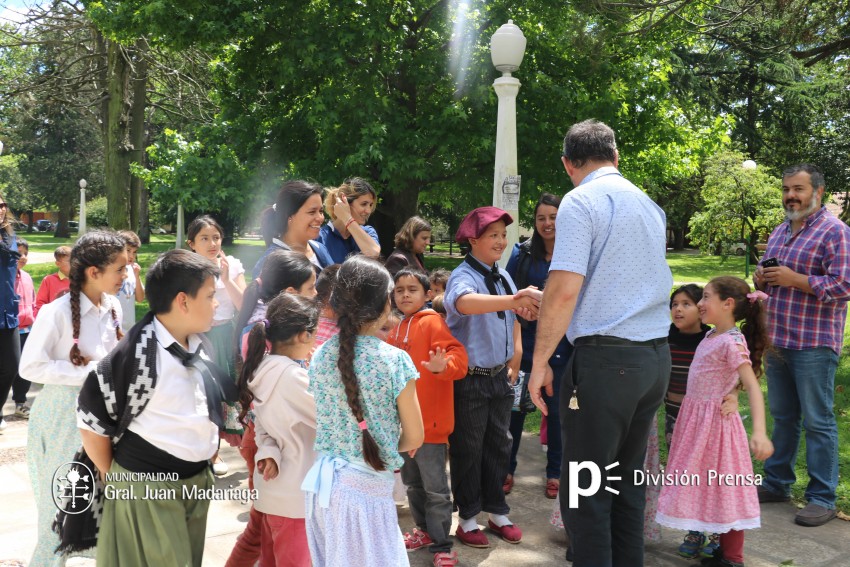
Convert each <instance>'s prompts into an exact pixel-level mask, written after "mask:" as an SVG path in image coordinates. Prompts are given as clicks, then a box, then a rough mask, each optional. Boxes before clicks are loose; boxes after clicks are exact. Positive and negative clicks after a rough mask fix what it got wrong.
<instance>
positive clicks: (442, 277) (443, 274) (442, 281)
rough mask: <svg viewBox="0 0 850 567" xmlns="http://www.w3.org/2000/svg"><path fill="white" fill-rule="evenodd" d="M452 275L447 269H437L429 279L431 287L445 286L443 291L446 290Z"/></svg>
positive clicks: (432, 271)
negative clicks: (436, 285)
mask: <svg viewBox="0 0 850 567" xmlns="http://www.w3.org/2000/svg"><path fill="white" fill-rule="evenodd" d="M451 275H452V273H451V272H450V271H448V270H447V269H445V268H437V269H436V270H431V275H430V276H429V277H428V281H429V282H431V285H434V284H438V285H441V286H443V289H446V283H447V282H448V281H449V276H451Z"/></svg>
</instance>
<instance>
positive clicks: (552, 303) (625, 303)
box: [528, 120, 673, 567]
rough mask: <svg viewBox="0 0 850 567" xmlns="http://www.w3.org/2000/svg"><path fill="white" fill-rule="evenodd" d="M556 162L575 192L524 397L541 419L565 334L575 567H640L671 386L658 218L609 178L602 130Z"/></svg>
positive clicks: (584, 135)
mask: <svg viewBox="0 0 850 567" xmlns="http://www.w3.org/2000/svg"><path fill="white" fill-rule="evenodd" d="M561 159H562V161H563V164H564V168H565V169H566V170H567V174H568V175H569V176H570V179H571V180H572V182H573V184H574V185H575V186H576V188H575V189H574V190H573V191H571V192H570V193H568V194H567V195H566V196H565V197H564V199H563V201H562V202H561V206H560V208H559V209H558V218H557V221H556V223H557V224H556V230H555V234H556V240H555V250H554V253H553V256H552V264H551V266H550V268H549V270H550V271H549V280H548V281H547V283H546V289H545V291H544V294H543V302H542V304H541V307H540V319H539V322H538V324H537V339H536V342H535V349H534V360H533V368H532V372H531V378H530V382H529V387H528V389H529V392H530V393H531V397H532V400H533V401H534V403H535V405H537V406H538V407H540V408H541V410H542V411H543V412H544V414H545V413H547V410H546V404H545V403H544V402H543V398H542V396H541V388H543V387H545V388H546V390H547V393H548V394H549V395H551V393H552V386H551V384H552V372H551V368H550V367H549V366H548V361H549V357H550V356H551V355H552V352H553V351H554V350H555V347H556V346H557V345H558V342H559V341H560V340H561V338H562V337H563V336H564V333H565V332H566V333H567V338H568V339H569V340H570V342H571V343H573V344H574V345H575V350H574V352H573V356H572V358H571V359H570V362H569V363H568V364H567V370H566V374H565V375H564V376H563V377H562V381H561V406H560V409H561V423H562V426H561V427H562V431H563V441H564V461H565V463H568V466H565V467H563V469H562V470H563V472H562V478H561V511H562V515H563V517H564V518H565V524H566V527H567V530H568V533H569V535H570V547H571V549H570V551H572V553H573V555H574V562H573V565H574V566H575V567H583V566H593V567H603V566H611V565H629V566H634V567H639V566H641V565H643V515H644V505H645V486H644V485H637V486H636V485H635V484H634V482H633V479H634V474H633V471H634V470H641V469H643V461H644V457H645V453H646V444H647V438H648V435H649V428H650V425H651V423H652V418H653V416H654V415H655V412H656V411H657V410H658V406H659V405H661V401H662V398H663V396H664V392H665V391H666V389H667V382H668V380H669V378H670V349H669V347H668V345H667V330H668V327H669V325H670V318H669V312H668V310H667V302H668V295H669V293H670V288H671V287H672V285H673V278H672V275H671V273H670V268H669V267H668V266H667V262H666V258H665V254H666V218H665V215H664V212H663V211H662V210H661V209H660V208H659V207H658V206H657V205H656V204H655V203H653V202H652V200H651V199H650V198H649V197H647V196H646V194H644V193H643V191H641V190H640V189H638V188H637V187H635V186H634V185H633V184H632V183H630V182H629V181H627V180H626V179H625V178H623V176H622V175H621V174H620V172H619V171H618V170H617V163H618V160H619V155H618V154H617V146H616V142H615V139H614V131H613V130H612V129H611V128H609V127H608V126H606V125H605V124H602V123H600V122H597V121H595V120H586V121H584V122H580V123H578V124H576V125H574V126H573V127H572V128H570V130H569V132H567V135H566V137H565V138H564V153H563V157H562V158H561ZM585 462H589V463H593V464H595V465H596V466H597V467H598V470H599V472H600V473H601V476H602V477H603V478H602V483H603V486H605V490H602V489H601V488H600V490H598V491H597V492H596V493H595V494H593V495H586V490H585V489H587V487H588V486H589V484H590V478H591V472H590V471H589V470H586V469H585V470H583V471H582V472H581V474H578V472H576V473H575V476H576V477H577V478H570V471H571V470H572V469H573V468H574V467H571V466H569V463H585ZM615 463H616V464H615ZM609 465H614V466H612V467H611V468H610V469H608V470H606V467H609ZM576 470H577V469H576ZM605 476H608V477H619V478H614V479H612V480H607V479H605V478H604V477H605ZM577 488H581V489H582V492H584V493H582V492H579V491H578V490H577ZM609 488H610V489H611V491H609V490H608V489H609ZM571 493H576V494H571ZM577 495H578V498H576V496H577ZM571 500H573V501H574V505H575V506H577V507H576V508H570V501H571ZM568 555H569V551H568Z"/></svg>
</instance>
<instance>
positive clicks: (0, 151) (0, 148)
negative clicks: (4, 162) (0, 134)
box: [0, 142, 3, 155]
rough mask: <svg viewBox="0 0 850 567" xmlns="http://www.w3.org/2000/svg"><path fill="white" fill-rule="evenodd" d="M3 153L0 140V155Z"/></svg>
mask: <svg viewBox="0 0 850 567" xmlns="http://www.w3.org/2000/svg"><path fill="white" fill-rule="evenodd" d="M2 154H3V142H0V155H2Z"/></svg>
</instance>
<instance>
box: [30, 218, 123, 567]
mask: <svg viewBox="0 0 850 567" xmlns="http://www.w3.org/2000/svg"><path fill="white" fill-rule="evenodd" d="M126 266H127V251H126V247H125V243H124V240H123V239H122V238H121V237H119V236H118V235H117V234H115V233H111V232H104V231H92V232H89V233H87V234H85V235H83V236H82V237H80V239H79V240H78V241H77V243H76V245H75V246H74V248H73V249H72V250H71V271H70V273H69V275H68V278H69V279H70V292H69V293H68V294H66V295H64V296H62V297H60V298H59V299H57V300H55V301H53V302H52V303H49V304H47V305H45V306H44V307H43V308H42V309H41V311H40V313H39V317H38V318H37V319H36V321H35V324H33V326H32V331H30V336H29V339H27V346H26V348H25V349H24V352H23V354H22V356H21V366H20V375H21V376H22V377H23V378H25V379H26V380H29V381H31V382H38V383H41V384H44V388H43V389H42V390H41V392H40V393H39V395H38V396H37V397H36V399H35V403H33V406H32V409H31V410H30V421H29V434H28V437H27V465H28V467H29V473H30V482H31V483H32V489H33V493H34V494H35V498H36V505H37V507H38V542H37V545H36V549H35V553H34V554H33V556H32V559H30V562H29V564H30V565H42V566H50V565H53V566H61V565H64V564H65V559H66V555H59V554H56V553H55V552H54V550H55V549H56V547H57V546H58V545H59V543H60V542H59V536H58V535H57V534H55V533H54V532H53V531H52V529H51V525H52V523H53V519H54V516H55V515H56V506H55V505H54V503H53V495H52V492H53V473H55V472H56V469H57V468H59V467H60V466H61V465H62V464H64V463H67V462H68V461H70V460H71V459H72V458H73V456H74V453H75V452H76V451H77V450H78V449H79V448H80V446H81V445H82V441H81V439H80V432H79V430H78V429H77V418H76V408H77V395H78V394H79V393H80V387H81V386H82V384H83V382H84V381H85V379H86V376H88V374H89V372H91V371H93V370H95V368H96V366H97V362H98V361H99V360H100V359H102V358H103V357H104V356H106V354H107V353H109V351H111V350H112V349H113V347H115V345H116V344H117V343H118V341H119V340H120V339H121V337H122V333H121V320H122V318H121V305H120V304H119V303H118V298H117V297H116V294H117V293H118V291H119V290H120V289H121V284H122V283H123V282H124V278H126V277H127V272H126V269H125V268H126Z"/></svg>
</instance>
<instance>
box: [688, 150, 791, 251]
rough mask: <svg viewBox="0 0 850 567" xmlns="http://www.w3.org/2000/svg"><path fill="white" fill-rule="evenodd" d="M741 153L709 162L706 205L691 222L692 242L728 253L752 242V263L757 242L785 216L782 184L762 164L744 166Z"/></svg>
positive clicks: (721, 156) (750, 244) (703, 247)
mask: <svg viewBox="0 0 850 567" xmlns="http://www.w3.org/2000/svg"><path fill="white" fill-rule="evenodd" d="M745 159H747V158H746V156H745V155H744V154H742V153H740V152H728V151H727V152H722V153H719V154H717V155H716V156H714V157H712V158H711V159H709V160H708V161H707V162H706V166H705V183H704V184H703V188H702V198H703V201H704V206H703V208H702V210H700V211H699V212H698V213H696V214H695V215H694V216H693V217H692V218H691V221H690V229H691V232H690V238H691V242H693V243H694V244H696V245H697V246H699V247H700V248H701V249H702V250H703V251H704V252H713V251H715V249H716V248H719V249H720V250H721V252H722V253H725V252H726V251H727V250H728V249H729V246H730V245H731V244H733V243H736V242H747V243H749V250H750V254H751V258H750V260H751V261H752V262H757V261H758V256H757V254H756V244H757V242H758V240H759V238H762V237H765V236H766V235H768V234H769V233H770V231H772V230H773V228H775V227H776V225H778V224H779V223H780V222H781V221H782V219H783V218H784V214H785V213H784V210H783V208H782V190H781V186H782V183H781V181H780V180H779V179H777V178H776V177H773V176H771V175H769V174H767V173H765V171H764V169H763V168H761V167H759V168H757V169H755V170H749V169H744V168H743V166H742V163H743V162H744V160H745Z"/></svg>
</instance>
